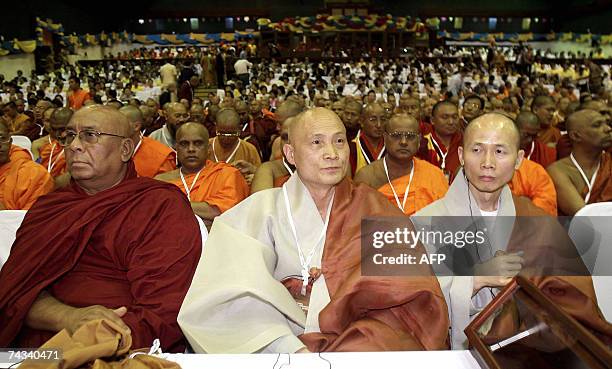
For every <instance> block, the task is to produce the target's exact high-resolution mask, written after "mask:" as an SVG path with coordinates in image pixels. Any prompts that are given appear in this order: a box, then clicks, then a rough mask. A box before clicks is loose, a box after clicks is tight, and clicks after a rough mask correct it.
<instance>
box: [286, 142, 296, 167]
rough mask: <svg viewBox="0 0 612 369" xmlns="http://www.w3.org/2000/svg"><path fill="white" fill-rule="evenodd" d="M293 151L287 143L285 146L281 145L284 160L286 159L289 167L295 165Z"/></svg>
mask: <svg viewBox="0 0 612 369" xmlns="http://www.w3.org/2000/svg"><path fill="white" fill-rule="evenodd" d="M294 151H295V150H294V148H293V146H291V144H288V143H287V144H285V145H283V154H285V158H286V159H287V161H288V162H289V164H291V165H295V157H294V156H293V154H294Z"/></svg>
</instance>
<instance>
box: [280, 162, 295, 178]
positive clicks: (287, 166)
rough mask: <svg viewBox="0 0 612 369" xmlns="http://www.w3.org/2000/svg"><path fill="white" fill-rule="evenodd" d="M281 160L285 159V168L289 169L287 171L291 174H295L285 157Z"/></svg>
mask: <svg viewBox="0 0 612 369" xmlns="http://www.w3.org/2000/svg"><path fill="white" fill-rule="evenodd" d="M281 160H282V161H283V165H284V166H285V169H287V172H289V175H293V171H292V170H291V167H290V166H289V164H287V162H286V161H285V158H283V159H281Z"/></svg>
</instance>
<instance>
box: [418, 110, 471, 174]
mask: <svg viewBox="0 0 612 369" xmlns="http://www.w3.org/2000/svg"><path fill="white" fill-rule="evenodd" d="M431 123H432V125H431V126H432V131H431V132H430V133H427V134H425V135H424V136H423V138H422V139H421V141H422V142H421V144H420V147H419V153H418V157H419V158H421V159H423V160H427V161H428V162H430V163H431V164H433V165H435V166H437V167H438V168H440V169H442V172H444V175H445V176H446V177H447V178H449V182H450V181H452V179H453V178H454V176H455V173H456V172H457V170H458V169H459V157H458V156H457V148H458V147H459V146H460V145H461V137H462V135H461V130H460V124H459V112H458V110H457V105H455V104H454V103H452V102H450V101H440V102H438V103H436V105H434V106H433V109H432V113H431Z"/></svg>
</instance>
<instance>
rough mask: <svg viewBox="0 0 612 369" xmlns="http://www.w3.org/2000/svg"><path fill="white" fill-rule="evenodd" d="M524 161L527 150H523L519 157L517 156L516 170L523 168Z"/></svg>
mask: <svg viewBox="0 0 612 369" xmlns="http://www.w3.org/2000/svg"><path fill="white" fill-rule="evenodd" d="M523 159H525V150H523V149H521V150H519V151H518V155H517V156H516V162H515V163H514V169H515V170H518V168H519V167H520V166H521V163H522V162H523Z"/></svg>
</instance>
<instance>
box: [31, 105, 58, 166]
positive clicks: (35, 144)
mask: <svg viewBox="0 0 612 369" xmlns="http://www.w3.org/2000/svg"><path fill="white" fill-rule="evenodd" d="M55 110H56V109H55V108H49V109H46V110H45V111H44V112H43V113H42V120H43V125H44V129H45V132H47V134H46V135H44V136H42V137H41V138H39V139H37V140H34V141H32V149H31V150H32V157H33V158H34V160H36V161H38V158H40V148H41V147H42V146H43V145H45V144H46V143H47V142H49V134H48V132H51V116H52V115H53V113H54V112H55Z"/></svg>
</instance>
